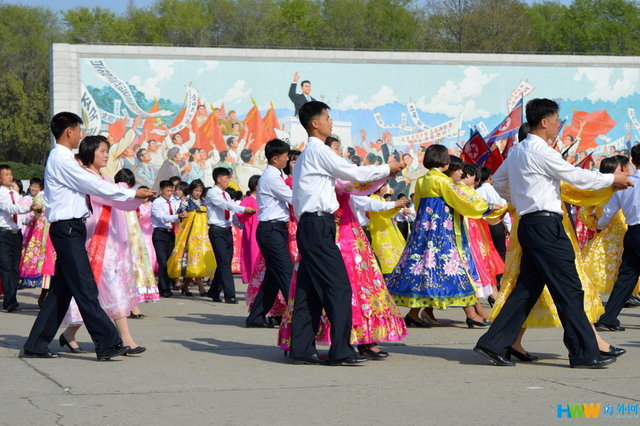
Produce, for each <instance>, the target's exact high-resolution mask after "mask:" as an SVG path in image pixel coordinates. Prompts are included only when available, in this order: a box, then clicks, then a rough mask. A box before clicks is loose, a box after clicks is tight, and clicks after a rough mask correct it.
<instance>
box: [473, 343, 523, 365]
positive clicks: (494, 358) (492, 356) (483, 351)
mask: <svg viewBox="0 0 640 426" xmlns="http://www.w3.org/2000/svg"><path fill="white" fill-rule="evenodd" d="M473 351H474V352H476V353H479V354H480V355H484V356H485V357H487V358H488V359H489V361H490V362H491V363H492V364H493V365H497V366H499V367H513V366H514V365H516V363H515V362H513V361H509V360H508V359H506V358H505V357H503V356H502V355H500V354H497V353H495V352H493V351H492V350H489V349H487V348H483V347H482V346H480V345H476V347H475V348H473Z"/></svg>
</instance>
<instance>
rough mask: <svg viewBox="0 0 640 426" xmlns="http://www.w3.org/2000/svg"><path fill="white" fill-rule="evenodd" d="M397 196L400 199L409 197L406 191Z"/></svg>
mask: <svg viewBox="0 0 640 426" xmlns="http://www.w3.org/2000/svg"><path fill="white" fill-rule="evenodd" d="M396 198H397V199H398V200H399V199H400V198H407V196H406V195H405V194H404V193H402V192H401V193H399V194H398V196H397V197H396Z"/></svg>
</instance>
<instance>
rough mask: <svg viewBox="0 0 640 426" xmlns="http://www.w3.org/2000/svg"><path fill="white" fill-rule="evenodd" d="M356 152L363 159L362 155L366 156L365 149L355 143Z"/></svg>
mask: <svg viewBox="0 0 640 426" xmlns="http://www.w3.org/2000/svg"><path fill="white" fill-rule="evenodd" d="M356 154H358V157H360V158H361V159H363V160H364V157H366V156H367V151H365V150H364V148H363V147H361V146H358V145H356Z"/></svg>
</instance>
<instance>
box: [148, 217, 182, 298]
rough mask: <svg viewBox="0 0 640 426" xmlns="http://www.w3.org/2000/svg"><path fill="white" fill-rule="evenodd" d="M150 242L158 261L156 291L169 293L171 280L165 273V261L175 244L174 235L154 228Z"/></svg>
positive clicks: (169, 231) (170, 231)
mask: <svg viewBox="0 0 640 426" xmlns="http://www.w3.org/2000/svg"><path fill="white" fill-rule="evenodd" d="M151 241H152V242H153V248H154V249H155V251H156V259H157V260H158V291H159V292H160V294H162V293H164V292H165V291H171V279H170V278H169V273H168V272H167V261H168V260H169V257H171V252H172V251H173V247H174V246H175V243H176V240H175V234H174V233H173V231H172V230H164V229H161V228H154V229H153V234H152V235H151Z"/></svg>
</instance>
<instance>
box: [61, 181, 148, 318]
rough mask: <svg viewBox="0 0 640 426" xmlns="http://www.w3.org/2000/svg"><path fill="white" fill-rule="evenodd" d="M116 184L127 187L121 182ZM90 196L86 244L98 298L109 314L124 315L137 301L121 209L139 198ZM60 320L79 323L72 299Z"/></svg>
mask: <svg viewBox="0 0 640 426" xmlns="http://www.w3.org/2000/svg"><path fill="white" fill-rule="evenodd" d="M87 171H88V172H89V173H94V172H93V171H91V170H88V169H87ZM101 177H102V179H105V180H109V181H110V179H108V178H106V177H105V176H101ZM118 185H121V186H123V187H125V188H126V187H127V186H126V184H124V183H119V184H118ZM90 199H91V207H92V214H91V216H90V217H89V219H88V220H87V243H86V246H87V255H88V257H89V263H90V264H91V270H92V271H93V277H94V279H95V281H96V284H97V287H98V301H99V302H100V306H101V307H102V309H104V311H105V312H106V313H107V315H109V318H111V319H118V318H122V317H127V316H129V314H130V313H131V310H132V309H133V308H134V307H136V306H137V305H138V293H137V290H136V283H135V272H134V266H133V254H132V248H131V242H130V240H129V231H128V229H127V219H126V216H125V210H135V209H136V208H138V207H139V206H140V204H141V203H142V200H140V199H133V200H130V201H114V200H109V199H106V198H102V197H98V196H96V195H91V196H90ZM64 323H65V324H81V323H82V316H81V315H80V311H79V310H78V307H77V305H76V303H75V300H73V301H72V303H71V304H70V305H69V311H68V312H67V315H66V316H65V319H64Z"/></svg>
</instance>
